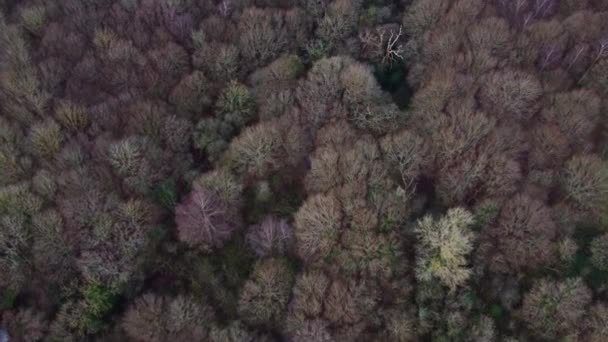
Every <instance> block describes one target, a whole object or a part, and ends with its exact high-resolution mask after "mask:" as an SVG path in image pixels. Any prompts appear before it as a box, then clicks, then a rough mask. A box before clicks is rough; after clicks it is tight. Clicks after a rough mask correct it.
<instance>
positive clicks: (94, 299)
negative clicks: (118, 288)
mask: <svg viewBox="0 0 608 342" xmlns="http://www.w3.org/2000/svg"><path fill="white" fill-rule="evenodd" d="M82 295H83V299H84V305H85V306H84V313H83V316H82V317H81V319H82V326H83V327H84V328H85V330H86V331H87V332H89V333H92V334H94V333H97V332H99V331H100V330H101V329H102V327H103V326H104V319H105V318H106V316H107V315H108V314H109V313H110V312H111V311H112V309H113V308H114V305H115V304H116V302H117V296H116V294H115V293H114V292H113V291H112V290H110V289H109V288H107V287H105V286H103V285H101V284H99V283H91V284H89V285H88V286H87V287H85V288H84V289H83V292H82Z"/></svg>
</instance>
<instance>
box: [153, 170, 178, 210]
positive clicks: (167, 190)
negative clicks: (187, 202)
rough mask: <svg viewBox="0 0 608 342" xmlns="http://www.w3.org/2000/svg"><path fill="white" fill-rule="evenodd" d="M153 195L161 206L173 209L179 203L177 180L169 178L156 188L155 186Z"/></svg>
mask: <svg viewBox="0 0 608 342" xmlns="http://www.w3.org/2000/svg"><path fill="white" fill-rule="evenodd" d="M152 197H153V198H154V201H155V202H156V203H157V204H158V205H160V206H161V207H163V208H165V209H168V210H173V208H174V207H175V204H176V203H177V187H176V184H175V180H174V179H172V178H169V179H166V180H164V181H162V182H161V183H159V184H158V185H157V186H156V188H154V191H153V193H152Z"/></svg>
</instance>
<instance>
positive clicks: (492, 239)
mask: <svg viewBox="0 0 608 342" xmlns="http://www.w3.org/2000/svg"><path fill="white" fill-rule="evenodd" d="M555 236H556V226H555V224H554V223H553V220H552V217H551V209H550V208H548V207H547V206H546V205H545V204H544V203H543V202H541V201H539V200H536V199H533V198H530V197H528V196H527V195H516V196H514V197H513V198H511V199H510V200H509V201H507V202H506V203H505V204H504V207H503V208H502V210H501V212H500V215H499V216H498V218H497V221H496V224H495V225H493V226H492V227H491V228H489V229H488V230H487V231H484V232H483V233H482V240H483V241H484V243H488V244H490V245H492V246H493V247H491V248H489V249H488V252H490V253H491V255H489V257H490V259H489V264H490V268H491V269H492V270H493V271H495V272H509V273H520V272H523V271H528V270H534V269H536V268H538V267H541V266H546V265H548V264H549V263H551V262H552V261H553V255H554V248H555V247H554V244H553V241H554V238H555Z"/></svg>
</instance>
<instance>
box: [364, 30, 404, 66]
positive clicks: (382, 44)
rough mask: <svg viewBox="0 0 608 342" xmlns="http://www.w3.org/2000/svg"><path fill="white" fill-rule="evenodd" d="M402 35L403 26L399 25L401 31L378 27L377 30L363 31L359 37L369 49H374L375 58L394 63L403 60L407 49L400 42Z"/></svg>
mask: <svg viewBox="0 0 608 342" xmlns="http://www.w3.org/2000/svg"><path fill="white" fill-rule="evenodd" d="M387 31H388V35H387ZM402 35H403V26H399V31H395V30H393V29H389V30H387V29H386V28H384V27H377V28H376V29H375V30H365V31H363V32H361V33H360V34H359V39H360V40H361V42H362V43H363V44H364V45H365V46H366V48H367V49H371V50H372V52H371V54H372V57H373V58H378V59H380V60H381V61H382V63H383V64H392V63H394V62H396V61H397V60H403V53H404V51H405V49H404V47H403V45H402V44H400V43H399V39H400V38H401V36H402Z"/></svg>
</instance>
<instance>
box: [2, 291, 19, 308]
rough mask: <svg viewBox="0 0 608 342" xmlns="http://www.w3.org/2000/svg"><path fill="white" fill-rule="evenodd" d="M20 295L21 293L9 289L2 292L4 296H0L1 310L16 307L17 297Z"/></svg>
mask: <svg viewBox="0 0 608 342" xmlns="http://www.w3.org/2000/svg"><path fill="white" fill-rule="evenodd" d="M18 295H19V291H17V290H14V289H11V288H7V289H4V291H2V296H0V310H9V309H12V308H13V307H14V306H15V302H16V301H17V296H18Z"/></svg>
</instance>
